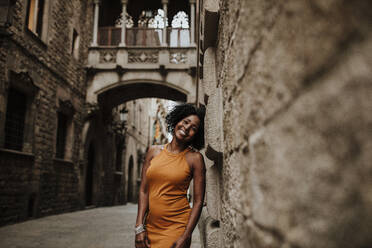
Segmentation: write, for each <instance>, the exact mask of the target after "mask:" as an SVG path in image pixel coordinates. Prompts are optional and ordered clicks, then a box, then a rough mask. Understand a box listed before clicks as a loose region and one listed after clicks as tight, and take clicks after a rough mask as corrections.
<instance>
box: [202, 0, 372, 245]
mask: <svg viewBox="0 0 372 248" xmlns="http://www.w3.org/2000/svg"><path fill="white" fill-rule="evenodd" d="M371 10H372V5H371V2H370V1H367V0H358V1H343V0H329V1H328V0H327V1H323V0H322V1H302V0H301V1H298V0H293V1H292V0H291V1H271V0H265V1H262V0H253V1H243V0H232V1H230V0H222V1H220V22H219V38H218V45H217V49H216V67H217V69H216V71H217V86H216V87H217V88H218V87H222V92H223V97H222V99H221V101H222V102H223V110H224V116H223V131H224V142H223V143H224V148H223V156H224V161H223V168H222V172H221V173H222V182H221V184H222V192H221V197H222V202H221V205H222V206H221V229H222V230H221V233H220V236H222V237H223V242H222V244H220V246H221V247H262V248H264V247H265V248H267V247H273V248H274V247H275V248H276V247H309V248H310V247H311V248H313V247H327V248H336V247H369V245H370V244H371V243H372V240H371V235H370V230H371V228H372V226H371V223H372V211H371V209H372V208H371V207H372V202H371V188H372V187H371V186H372V185H371V182H372V180H371V171H372V167H371V162H370V161H371V160H372V157H371V152H370V149H371V145H372V143H371V140H372V133H371V125H372V115H371V113H372V112H371V110H372V104H371V100H370V99H372V83H371V80H372V70H371V69H372V62H371V61H372V55H371V52H370V51H371V48H372V30H371V23H372V13H371ZM208 105H209V103H208ZM207 107H208V106H207ZM209 108H211V107H209ZM207 113H208V110H207ZM214 116H216V118H219V115H218V114H215V115H214ZM209 118H211V117H209ZM212 168H213V167H212ZM207 204H208V203H207ZM207 228H208V227H207ZM207 245H208V244H207ZM209 247H213V246H209Z"/></svg>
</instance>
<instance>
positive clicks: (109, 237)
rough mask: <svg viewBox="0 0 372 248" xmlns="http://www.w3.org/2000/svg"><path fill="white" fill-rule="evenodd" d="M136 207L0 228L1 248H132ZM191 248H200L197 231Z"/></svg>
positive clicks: (92, 210)
mask: <svg viewBox="0 0 372 248" xmlns="http://www.w3.org/2000/svg"><path fill="white" fill-rule="evenodd" d="M136 213H137V205H136V204H127V205H125V206H117V207H105V208H94V209H90V210H84V211H78V212H73V213H67V214H61V215H55V216H49V217H45V218H40V219H35V220H31V221H26V222H24V223H19V224H15V225H10V226H5V227H2V228H0V247H1V248H75V247H76V248H134V232H133V225H134V223H135V218H136ZM191 247H192V248H200V247H201V246H200V242H199V231H198V230H197V229H196V230H195V231H194V235H193V244H192V246H191Z"/></svg>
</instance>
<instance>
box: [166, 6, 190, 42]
mask: <svg viewBox="0 0 372 248" xmlns="http://www.w3.org/2000/svg"><path fill="white" fill-rule="evenodd" d="M169 41H170V42H169V45H170V46H171V47H186V46H189V45H190V30H189V17H188V16H187V14H186V13H185V12H184V11H179V12H178V13H177V14H176V15H175V16H174V17H173V20H172V30H171V33H170V39H169Z"/></svg>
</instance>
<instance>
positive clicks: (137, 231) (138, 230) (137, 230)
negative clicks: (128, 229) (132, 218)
mask: <svg viewBox="0 0 372 248" xmlns="http://www.w3.org/2000/svg"><path fill="white" fill-rule="evenodd" d="M144 231H146V228H145V226H144V225H142V224H141V225H139V226H136V227H135V228H134V233H135V234H136V235H137V234H140V233H142V232H144Z"/></svg>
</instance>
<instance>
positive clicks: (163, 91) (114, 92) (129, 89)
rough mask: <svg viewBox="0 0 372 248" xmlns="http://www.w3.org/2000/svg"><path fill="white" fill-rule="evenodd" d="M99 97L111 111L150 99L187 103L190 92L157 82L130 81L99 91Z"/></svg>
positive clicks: (99, 100)
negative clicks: (128, 103)
mask: <svg viewBox="0 0 372 248" xmlns="http://www.w3.org/2000/svg"><path fill="white" fill-rule="evenodd" d="M97 95H98V102H99V103H100V105H102V106H105V108H108V109H111V108H112V107H114V106H117V105H119V104H121V103H124V102H127V101H131V100H135V99H139V98H149V97H157V98H163V99H168V100H173V101H182V102H186V101H187V95H188V92H187V91H186V90H185V89H182V88H180V87H177V86H174V85H171V84H164V83H160V82H157V81H149V82H139V81H129V82H119V83H116V84H112V85H110V86H108V87H106V88H104V89H102V90H100V91H98V92H97Z"/></svg>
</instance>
